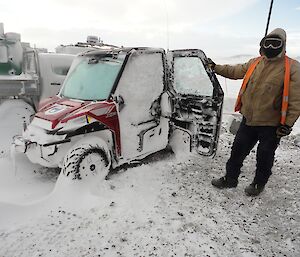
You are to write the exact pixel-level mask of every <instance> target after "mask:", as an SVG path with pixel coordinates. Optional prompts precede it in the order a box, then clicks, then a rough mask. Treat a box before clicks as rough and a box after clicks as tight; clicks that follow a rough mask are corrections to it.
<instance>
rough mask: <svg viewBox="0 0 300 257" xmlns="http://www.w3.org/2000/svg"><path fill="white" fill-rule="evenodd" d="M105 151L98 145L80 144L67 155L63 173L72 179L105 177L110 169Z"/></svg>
mask: <svg viewBox="0 0 300 257" xmlns="http://www.w3.org/2000/svg"><path fill="white" fill-rule="evenodd" d="M108 166H109V161H108V158H107V156H106V154H105V152H104V151H103V150H102V149H101V148H99V147H96V146H91V145H80V146H78V147H75V148H74V149H72V150H70V151H69V153H68V154H67V155H66V156H65V158H64V162H63V168H62V173H63V174H64V175H65V176H66V177H70V178H71V179H72V180H86V179H89V178H92V179H94V178H95V177H97V179H98V178H99V179H100V180H101V179H103V180H104V179H105V177H106V176H107V174H108V171H109V167H108Z"/></svg>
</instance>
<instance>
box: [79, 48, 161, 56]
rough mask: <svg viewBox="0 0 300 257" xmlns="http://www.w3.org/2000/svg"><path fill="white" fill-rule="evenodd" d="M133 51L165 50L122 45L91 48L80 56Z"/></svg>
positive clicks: (153, 51) (152, 51)
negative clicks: (103, 48) (113, 47)
mask: <svg viewBox="0 0 300 257" xmlns="http://www.w3.org/2000/svg"><path fill="white" fill-rule="evenodd" d="M132 51H145V52H148V53H157V52H164V51H165V50H164V49H163V48H153V47H122V48H116V49H110V50H91V51H87V52H84V53H82V54H80V55H79V56H95V55H98V56H109V55H114V54H119V53H122V52H123V53H129V52H132Z"/></svg>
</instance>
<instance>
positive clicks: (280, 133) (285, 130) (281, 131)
mask: <svg viewBox="0 0 300 257" xmlns="http://www.w3.org/2000/svg"><path fill="white" fill-rule="evenodd" d="M291 132H292V128H291V127H290V126H288V125H280V126H279V127H278V128H277V130H276V135H277V137H278V138H281V137H284V136H287V135H289V134H291Z"/></svg>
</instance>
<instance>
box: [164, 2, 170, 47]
mask: <svg viewBox="0 0 300 257" xmlns="http://www.w3.org/2000/svg"><path fill="white" fill-rule="evenodd" d="M164 4H165V12H166V32H167V50H168V51H169V44H170V37H169V32H170V31H169V13H168V6H167V0H164Z"/></svg>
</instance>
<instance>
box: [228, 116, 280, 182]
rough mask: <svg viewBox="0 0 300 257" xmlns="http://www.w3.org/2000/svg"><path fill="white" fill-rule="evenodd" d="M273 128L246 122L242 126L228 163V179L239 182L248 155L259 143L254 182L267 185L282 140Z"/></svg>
mask: <svg viewBox="0 0 300 257" xmlns="http://www.w3.org/2000/svg"><path fill="white" fill-rule="evenodd" d="M276 128H277V127H272V126H247V125H246V120H245V118H243V121H242V123H241V125H240V128H239V130H238V132H237V134H236V136H235V139H234V142H233V145H232V149H231V155H230V158H229V160H228V162H227V163H226V178H230V179H234V180H237V179H238V177H239V175H240V173H241V167H242V166H243V162H244V160H245V158H246V157H247V155H248V154H249V153H250V151H251V150H252V148H253V147H254V146H255V144H256V143H257V142H259V143H258V146H257V153H256V172H255V177H254V180H253V182H254V183H256V184H260V185H265V184H266V183H267V182H268V179H269V177H270V176H271V174H272V171H271V169H272V167H273V163H274V156H275V151H276V149H277V146H278V144H279V141H280V139H278V138H277V136H276Z"/></svg>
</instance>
